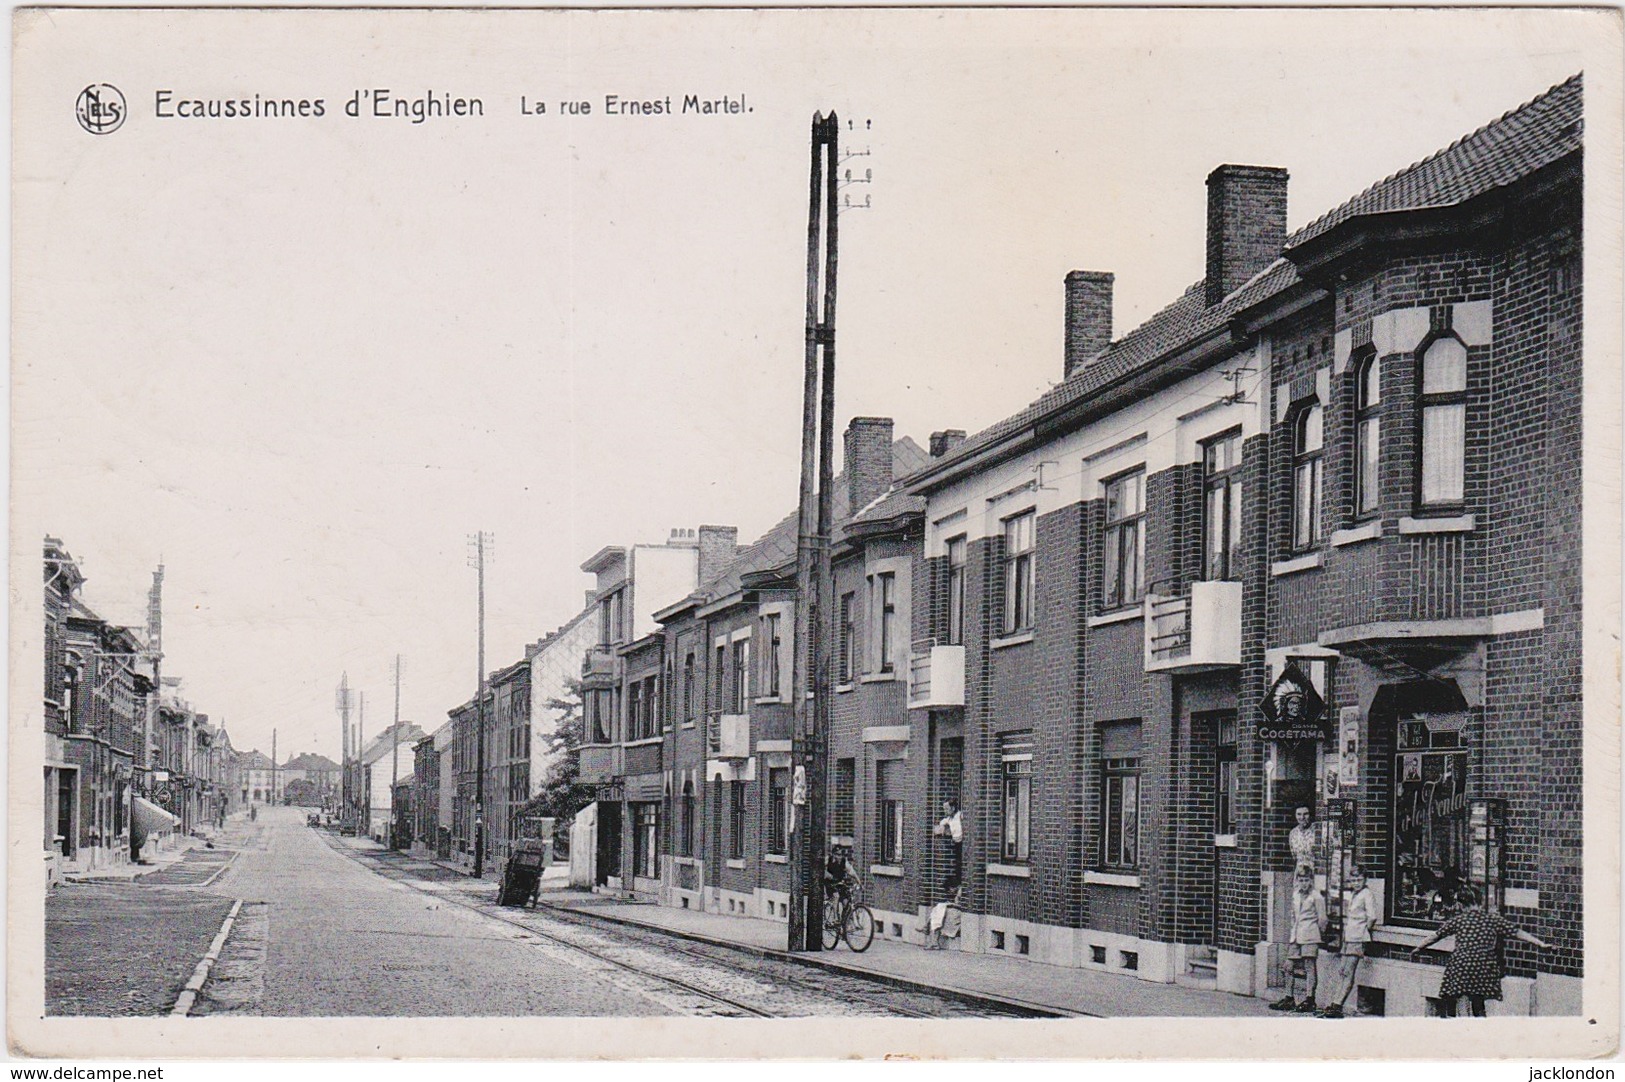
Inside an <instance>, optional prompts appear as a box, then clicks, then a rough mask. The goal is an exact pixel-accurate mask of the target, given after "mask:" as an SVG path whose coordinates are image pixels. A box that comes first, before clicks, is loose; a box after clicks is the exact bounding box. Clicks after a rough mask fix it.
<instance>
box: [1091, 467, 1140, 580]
mask: <svg viewBox="0 0 1625 1082" xmlns="http://www.w3.org/2000/svg"><path fill="white" fill-rule="evenodd" d="M1144 519H1145V471H1143V470H1136V471H1135V472H1133V473H1129V474H1124V475H1123V476H1122V477H1117V478H1114V479H1112V480H1110V481H1107V482H1106V537H1105V551H1104V552H1103V553H1102V558H1101V562H1100V566H1101V571H1102V574H1103V576H1104V578H1103V580H1102V583H1101V590H1100V597H1101V607H1102V608H1106V609H1120V608H1123V607H1125V606H1127V605H1132V604H1134V603H1135V602H1136V601H1139V600H1140V599H1141V598H1143V597H1144V596H1145V528H1144V525H1145V524H1144Z"/></svg>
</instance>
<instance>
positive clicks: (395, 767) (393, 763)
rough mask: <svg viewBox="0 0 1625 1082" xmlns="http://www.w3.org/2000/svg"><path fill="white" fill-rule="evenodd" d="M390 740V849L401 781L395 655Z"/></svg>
mask: <svg viewBox="0 0 1625 1082" xmlns="http://www.w3.org/2000/svg"><path fill="white" fill-rule="evenodd" d="M391 732H392V734H393V735H392V736H391V737H390V738H389V826H388V830H389V847H390V848H391V849H393V848H395V815H396V808H395V786H396V784H398V783H399V782H400V780H401V655H399V654H396V655H395V725H394V728H393V729H392V730H391Z"/></svg>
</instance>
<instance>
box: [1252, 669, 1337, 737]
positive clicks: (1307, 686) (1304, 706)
mask: <svg viewBox="0 0 1625 1082" xmlns="http://www.w3.org/2000/svg"><path fill="white" fill-rule="evenodd" d="M1259 709H1260V711H1261V712H1262V713H1263V715H1264V718H1263V720H1262V721H1261V722H1259V725H1258V736H1259V739H1261V740H1280V741H1297V740H1325V739H1327V738H1328V737H1329V735H1330V734H1329V733H1327V731H1326V723H1325V719H1326V702H1325V700H1324V699H1322V698H1321V697H1320V693H1319V692H1318V691H1316V690H1315V685H1314V684H1313V683H1312V682H1311V681H1310V679H1309V677H1308V676H1306V675H1304V672H1303V670H1302V669H1300V668H1298V666H1297V665H1296V664H1294V663H1293V662H1290V661H1289V662H1287V664H1286V668H1285V669H1283V670H1282V672H1281V676H1280V678H1279V679H1278V680H1276V681H1275V683H1274V684H1272V685H1271V686H1270V690H1269V693H1268V694H1267V695H1265V696H1264V701H1263V703H1261V704H1260V706H1259Z"/></svg>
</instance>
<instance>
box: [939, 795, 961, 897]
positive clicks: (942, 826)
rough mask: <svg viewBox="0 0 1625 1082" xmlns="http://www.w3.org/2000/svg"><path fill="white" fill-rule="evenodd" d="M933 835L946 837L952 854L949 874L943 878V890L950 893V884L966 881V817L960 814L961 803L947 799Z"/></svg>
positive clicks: (950, 798) (943, 803) (943, 802)
mask: <svg viewBox="0 0 1625 1082" xmlns="http://www.w3.org/2000/svg"><path fill="white" fill-rule="evenodd" d="M931 833H933V834H936V835H938V836H946V837H947V839H948V842H949V845H950V846H951V847H952V852H951V853H950V855H949V868H948V874H947V875H946V876H945V877H944V878H943V888H942V889H943V890H944V891H945V892H950V893H951V890H950V888H949V886H948V884H949V883H963V882H964V881H965V817H964V816H963V815H961V814H960V812H959V801H957V800H955V799H954V798H953V797H946V798H944V800H943V801H942V819H941V820H940V821H939V822H938V823H937V825H936V828H935V829H933V830H932V831H931Z"/></svg>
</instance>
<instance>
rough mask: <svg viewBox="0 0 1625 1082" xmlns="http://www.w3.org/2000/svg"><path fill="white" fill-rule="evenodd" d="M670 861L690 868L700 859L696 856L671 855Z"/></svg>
mask: <svg viewBox="0 0 1625 1082" xmlns="http://www.w3.org/2000/svg"><path fill="white" fill-rule="evenodd" d="M671 862H672V863H673V864H681V865H683V866H684V867H688V868H692V867H694V866H695V865H697V864H699V862H700V860H699V858H698V857H672V858H671Z"/></svg>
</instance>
